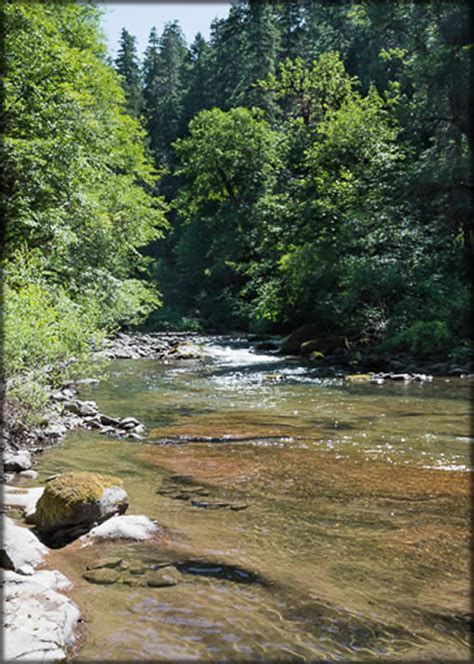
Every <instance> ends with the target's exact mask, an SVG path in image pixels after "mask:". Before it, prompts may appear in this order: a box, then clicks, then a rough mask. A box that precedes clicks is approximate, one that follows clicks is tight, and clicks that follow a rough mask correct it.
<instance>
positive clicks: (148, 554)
mask: <svg viewBox="0 0 474 664" xmlns="http://www.w3.org/2000/svg"><path fill="white" fill-rule="evenodd" d="M468 395H469V384H468V381H466V380H464V381H463V380H461V379H452V380H451V381H446V379H438V380H434V381H433V382H432V383H424V384H408V385H405V384H399V383H392V384H390V383H386V384H383V385H372V384H358V385H348V384H346V383H344V382H343V381H342V380H338V379H321V378H319V377H318V374H317V371H316V370H315V369H314V367H311V366H309V365H308V366H302V365H301V362H298V361H296V360H289V359H288V358H282V357H280V356H276V355H272V354H270V353H267V354H261V353H260V354H258V353H256V352H253V351H252V350H251V349H250V348H249V347H248V344H244V343H241V342H239V341H238V340H232V339H229V338H215V339H212V338H211V339H208V340H207V341H206V342H205V344H204V360H201V361H179V362H174V363H173V362H169V363H163V362H161V361H151V360H130V361H129V360H120V361H116V362H114V363H112V365H111V366H110V369H109V371H108V377H107V379H106V380H104V381H103V382H102V383H101V384H100V385H98V386H96V387H88V388H87V389H84V390H83V392H82V394H81V397H83V398H92V399H95V400H96V401H97V403H98V405H99V408H100V410H101V411H102V412H106V413H107V414H109V415H112V416H126V415H133V416H135V417H137V418H138V419H140V420H142V421H143V422H144V423H145V424H146V426H147V429H148V432H149V435H148V437H147V439H146V440H145V441H143V442H137V441H123V440H116V439H111V438H107V437H104V436H99V435H96V434H94V433H89V432H79V433H73V434H70V435H69V436H68V438H67V439H66V441H65V443H64V445H62V446H61V447H59V448H56V449H51V450H48V451H46V452H45V453H44V454H43V458H42V460H41V463H40V465H39V468H38V469H39V471H40V480H44V479H45V478H46V477H47V476H48V475H50V474H52V473H57V472H61V471H66V470H93V471H96V472H103V473H112V474H114V475H118V476H119V477H121V478H122V479H123V481H124V485H125V487H126V489H127V491H128V494H129V498H130V507H129V510H128V511H129V513H130V514H146V515H148V516H150V517H151V518H153V519H156V520H157V521H158V522H159V524H160V531H159V536H158V537H156V538H155V539H153V540H151V541H149V542H147V543H139V542H134V543H123V542H122V543H118V542H107V543H96V544H94V545H91V546H86V547H82V548H81V547H80V546H79V544H78V543H77V542H75V543H72V544H70V545H68V546H67V547H65V548H63V549H61V550H57V551H53V552H52V553H51V554H50V556H49V563H50V564H51V565H53V566H55V567H57V568H58V569H60V570H61V571H63V572H64V573H65V574H66V575H68V576H69V577H70V578H71V579H72V580H73V581H74V582H75V587H74V589H73V590H72V591H71V595H72V597H73V598H74V599H75V601H76V602H77V603H78V604H79V606H80V608H81V610H82V611H83V613H84V615H85V616H86V624H85V629H84V634H83V638H82V642H81V649H80V650H79V651H78V652H77V653H76V654H75V655H74V657H76V658H78V659H80V660H81V661H94V660H95V661H101V662H104V661H120V660H122V661H146V660H168V661H181V660H186V659H194V660H199V661H203V660H204V661H220V662H221V661H252V662H253V661H265V662H267V661H272V660H273V661H276V660H279V661H315V660H326V659H327V660H370V659H374V658H375V659H381V660H383V659H388V660H393V659H411V660H413V659H426V660H428V661H431V660H433V659H434V658H440V659H448V660H450V661H451V660H454V659H461V658H464V659H465V658H468V657H469V642H468V632H469V630H468V615H469V599H470V584H469V552H468V547H469V472H468V470H469V446H470V444H471V442H472V440H471V438H470V437H469V418H468V414H469V403H468V401H469V400H468ZM111 555H114V556H119V557H122V558H123V559H125V560H126V561H127V563H128V564H129V565H131V566H132V568H130V569H133V566H135V569H136V571H137V574H139V573H140V569H142V568H143V566H144V567H145V568H147V569H151V568H157V567H159V566H160V565H165V564H170V563H172V564H174V566H175V569H177V570H179V572H180V575H179V577H180V582H179V583H178V585H174V586H170V587H161V588H151V587H142V586H140V585H134V584H132V585H124V584H115V585H96V584H92V583H89V582H88V581H86V580H85V579H84V578H83V577H82V574H83V573H84V570H85V569H86V567H87V566H93V565H94V564H95V563H97V561H98V560H99V559H100V558H104V557H107V556H111ZM140 566H141V567H140Z"/></svg>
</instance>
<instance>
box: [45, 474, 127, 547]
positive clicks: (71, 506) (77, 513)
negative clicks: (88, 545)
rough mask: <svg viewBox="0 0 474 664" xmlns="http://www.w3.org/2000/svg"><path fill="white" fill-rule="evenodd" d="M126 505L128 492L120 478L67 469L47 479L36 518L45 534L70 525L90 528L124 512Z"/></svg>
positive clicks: (70, 526)
mask: <svg viewBox="0 0 474 664" xmlns="http://www.w3.org/2000/svg"><path fill="white" fill-rule="evenodd" d="M127 507H128V496H127V493H126V491H125V490H124V489H123V487H122V480H120V479H119V478H117V477H112V476H109V475H97V474H96V473H88V472H68V473H63V474H62V475H58V476H57V477H55V478H54V479H52V480H51V481H50V482H48V484H47V485H46V488H45V490H44V493H43V495H42V496H41V498H40V499H39V501H38V503H37V505H36V512H35V515H34V521H35V524H36V525H37V527H38V529H39V530H40V531H41V532H43V533H45V534H50V533H53V532H54V531H58V530H64V529H67V528H78V527H79V528H81V527H84V528H86V529H87V528H90V527H92V526H94V525H95V524H97V523H101V522H102V521H105V520H106V519H108V518H109V517H111V516H114V515H115V514H123V513H124V512H125V511H126V509H127Z"/></svg>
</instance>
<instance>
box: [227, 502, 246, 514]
mask: <svg viewBox="0 0 474 664" xmlns="http://www.w3.org/2000/svg"><path fill="white" fill-rule="evenodd" d="M247 507H248V505H247V504H246V503H231V504H230V505H229V509H231V510H233V511H234V512H240V510H246V509H247Z"/></svg>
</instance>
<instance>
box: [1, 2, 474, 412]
mask: <svg viewBox="0 0 474 664" xmlns="http://www.w3.org/2000/svg"><path fill="white" fill-rule="evenodd" d="M2 11H3V13H4V16H3V19H4V25H5V29H6V32H5V34H6V42H5V46H6V49H5V54H6V55H5V68H6V77H5V95H4V102H5V103H4V113H3V123H4V140H3V144H2V152H3V162H4V169H3V180H4V187H3V189H4V201H5V212H6V218H7V231H6V238H5V240H6V241H5V247H4V251H3V261H4V270H3V276H4V290H3V304H4V341H5V343H4V371H5V374H6V377H7V379H10V378H13V379H14V378H15V376H19V375H23V374H25V373H28V374H29V375H33V376H37V377H38V382H37V387H36V388H35V389H37V390H39V388H38V385H40V383H41V380H42V379H41V375H43V374H44V369H45V367H46V368H47V369H48V372H49V375H48V380H63V379H64V377H67V376H68V375H69V374H70V373H71V372H73V373H76V374H77V373H78V374H80V373H81V372H84V371H89V372H90V358H91V353H93V352H94V351H96V350H97V349H98V348H100V347H101V344H102V342H103V339H104V338H105V337H107V336H108V335H111V334H113V333H114V332H116V331H117V330H119V329H130V328H136V327H137V326H140V327H141V329H148V330H159V329H183V330H184V329H185V330H203V331H211V332H212V331H218V332H219V331H220V332H222V331H229V330H233V331H235V330H237V331H239V330H241V331H247V332H252V333H257V334H263V333H264V334H283V333H287V332H290V331H292V330H293V329H295V328H297V327H298V326H300V325H302V324H305V323H312V324H316V325H318V326H319V328H320V329H321V330H322V331H323V332H324V333H325V334H333V335H340V336H342V337H344V338H345V339H346V340H348V341H347V343H352V344H353V343H355V344H359V345H360V346H361V347H362V348H364V347H368V348H373V347H375V348H379V349H382V350H383V351H384V352H388V353H390V352H397V351H404V352H409V353H411V354H412V355H413V356H417V357H443V358H447V357H449V358H451V359H454V360H455V361H456V360H457V361H467V359H469V358H470V357H471V353H472V350H471V349H472V346H471V340H470V320H469V314H468V312H469V309H470V307H469V304H470V285H471V273H470V268H469V266H470V259H471V258H472V241H473V225H472V217H471V210H472V208H471V200H472V199H471V195H472V181H471V179H470V177H471V172H470V164H471V159H472V148H473V127H472V123H471V122H470V118H469V108H470V107H472V86H471V85H470V78H471V58H472V43H471V42H472V36H471V33H470V29H469V25H470V21H469V4H468V3H465V2H449V3H448V2H440V1H438V0H433V1H430V2H423V3H418V2H402V1H397V2H390V3H380V2H372V1H367V2H361V1H351V2H335V3H326V2H313V1H308V0H302V1H300V2H280V3H265V2H251V1H250V2H249V1H247V0H239V1H237V2H234V3H233V4H232V7H231V9H230V12H229V15H228V17H227V18H225V19H216V20H215V21H214V22H213V24H212V27H211V35H210V38H209V40H206V39H204V38H203V37H202V36H201V35H200V34H197V35H196V37H195V39H194V41H193V43H192V44H191V45H189V46H188V44H187V43H186V40H185V38H184V35H183V32H182V31H181V29H180V26H179V24H178V22H176V21H175V22H171V23H168V24H166V26H165V27H164V30H163V31H162V33H161V34H158V32H157V30H156V29H155V28H154V27H153V26H150V36H149V42H148V46H147V48H146V51H145V53H144V56H143V58H141V59H140V58H139V56H138V53H137V47H136V39H135V37H134V36H133V35H132V34H130V33H129V32H128V31H127V30H126V28H124V29H123V31H122V35H121V40H120V44H119V48H118V51H117V55H116V57H115V58H113V59H112V58H111V57H110V55H109V54H108V52H107V48H106V46H105V40H104V36H103V34H102V33H101V29H100V13H101V9H100V6H94V3H86V4H79V3H70V2H61V1H56V2H37V3H31V4H30V3H7V4H5V5H3V9H2ZM17 389H18V390H19V391H20V392H21V390H22V389H23V388H22V385H19V386H17ZM34 398H37V399H39V400H41V394H40V392H38V394H37V395H36V397H34V396H32V395H30V399H33V400H34Z"/></svg>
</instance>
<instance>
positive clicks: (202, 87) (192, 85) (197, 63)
mask: <svg viewBox="0 0 474 664" xmlns="http://www.w3.org/2000/svg"><path fill="white" fill-rule="evenodd" d="M209 54H210V47H209V44H208V43H207V42H206V40H205V39H204V37H203V36H202V35H201V33H200V32H198V34H197V35H196V37H195V39H194V42H193V43H192V44H191V47H190V50H189V65H190V66H189V68H188V70H187V74H188V75H187V81H186V85H185V87H186V95H185V98H184V101H183V126H184V128H187V125H188V123H189V121H190V120H191V119H192V118H193V117H194V116H195V115H196V113H198V112H199V111H202V110H203V109H205V108H210V106H211V105H212V96H213V91H212V89H211V86H210V61H209Z"/></svg>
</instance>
